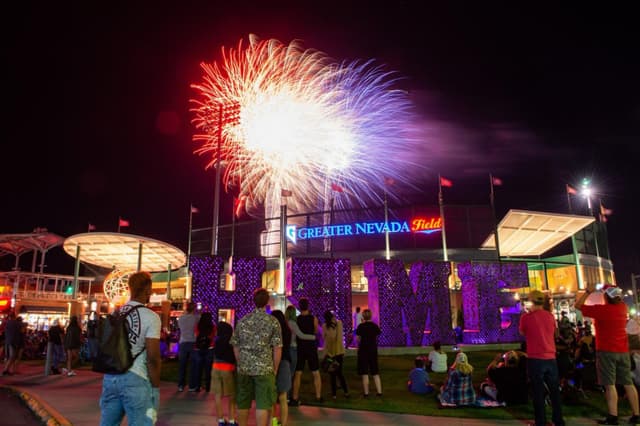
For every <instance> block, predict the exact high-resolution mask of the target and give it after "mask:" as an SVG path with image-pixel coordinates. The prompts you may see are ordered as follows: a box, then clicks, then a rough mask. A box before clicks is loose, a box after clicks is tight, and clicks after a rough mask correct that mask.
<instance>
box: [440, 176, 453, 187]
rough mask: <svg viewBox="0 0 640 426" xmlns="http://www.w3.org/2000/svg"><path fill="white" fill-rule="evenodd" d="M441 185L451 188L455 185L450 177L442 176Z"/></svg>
mask: <svg viewBox="0 0 640 426" xmlns="http://www.w3.org/2000/svg"><path fill="white" fill-rule="evenodd" d="M440 186H444V187H445V188H451V187H452V186H453V182H451V181H450V180H449V179H447V178H444V177H442V176H440Z"/></svg>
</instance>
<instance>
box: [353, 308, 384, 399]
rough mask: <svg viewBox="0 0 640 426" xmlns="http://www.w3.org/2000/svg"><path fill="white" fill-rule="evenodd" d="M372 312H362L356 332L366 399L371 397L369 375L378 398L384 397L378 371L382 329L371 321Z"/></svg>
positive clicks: (359, 370) (359, 363)
mask: <svg viewBox="0 0 640 426" xmlns="http://www.w3.org/2000/svg"><path fill="white" fill-rule="evenodd" d="M371 317H372V314H371V310H370V309H365V310H364V311H363V312H362V323H360V325H359V326H358V329H357V330H356V335H357V336H358V374H359V375H360V376H362V391H363V396H364V397H365V398H368V397H369V375H371V376H372V377H373V383H374V384H375V386H376V393H377V396H378V397H382V382H381V381H380V372H379V369H378V336H379V335H380V333H381V331H380V327H378V324H376V323H374V322H373V321H371Z"/></svg>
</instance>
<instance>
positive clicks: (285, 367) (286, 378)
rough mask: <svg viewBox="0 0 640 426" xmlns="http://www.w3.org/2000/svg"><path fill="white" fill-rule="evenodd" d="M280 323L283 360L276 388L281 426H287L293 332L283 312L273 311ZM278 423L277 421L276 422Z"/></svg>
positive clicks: (274, 410)
mask: <svg viewBox="0 0 640 426" xmlns="http://www.w3.org/2000/svg"><path fill="white" fill-rule="evenodd" d="M271 315H273V316H274V317H275V318H276V319H277V320H278V322H279V323H280V330H281V331H282V358H281V359H280V366H279V367H278V375H277V377H276V388H277V392H278V403H279V404H280V425H281V426H287V422H288V420H289V406H288V404H287V392H289V390H290V389H291V353H290V351H289V349H290V347H291V330H290V329H289V324H287V320H286V319H285V317H284V314H283V313H282V311H281V310H278V309H276V310H275V311H271ZM272 412H273V417H274V419H275V417H276V416H275V413H276V406H275V405H274V406H273V410H272ZM276 422H277V420H276Z"/></svg>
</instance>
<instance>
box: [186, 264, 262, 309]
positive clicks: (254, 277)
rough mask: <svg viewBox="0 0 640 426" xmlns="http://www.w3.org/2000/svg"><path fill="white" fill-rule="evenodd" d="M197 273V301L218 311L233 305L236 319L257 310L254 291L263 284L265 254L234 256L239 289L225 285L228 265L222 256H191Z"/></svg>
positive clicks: (194, 287) (207, 307) (195, 282)
mask: <svg viewBox="0 0 640 426" xmlns="http://www.w3.org/2000/svg"><path fill="white" fill-rule="evenodd" d="M190 265H191V268H190V269H191V273H192V274H193V301H194V302H200V303H202V306H203V309H204V310H207V311H209V312H214V313H216V312H218V310H219V309H233V310H234V311H235V320H236V321H237V320H239V319H240V318H242V317H243V316H245V315H246V314H248V313H249V312H251V311H253V309H254V307H255V305H254V304H253V291H254V290H255V289H256V288H259V287H261V286H262V274H263V273H264V271H265V267H266V261H265V259H264V258H261V257H260V258H239V259H234V260H233V272H234V273H235V275H236V289H235V291H227V290H224V289H222V288H221V283H220V275H221V274H222V272H223V268H224V259H223V258H221V257H212V256H202V257H191V260H190Z"/></svg>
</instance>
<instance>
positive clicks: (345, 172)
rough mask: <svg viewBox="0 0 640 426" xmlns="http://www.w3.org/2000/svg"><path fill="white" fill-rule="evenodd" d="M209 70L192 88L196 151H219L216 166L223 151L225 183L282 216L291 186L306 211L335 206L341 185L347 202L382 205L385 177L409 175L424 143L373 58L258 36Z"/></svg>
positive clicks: (402, 96)
mask: <svg viewBox="0 0 640 426" xmlns="http://www.w3.org/2000/svg"><path fill="white" fill-rule="evenodd" d="M202 68H203V70H204V77H203V82H202V83H201V84H197V85H193V86H192V87H194V88H195V89H197V90H198V91H199V93H200V98H199V99H197V100H193V102H194V103H195V107H194V108H193V112H194V113H195V117H194V119H193V124H194V125H195V127H196V129H197V130H198V131H199V133H198V134H196V135H194V137H193V139H194V141H196V142H199V143H200V147H199V148H198V149H197V150H196V153H198V154H201V155H210V156H211V161H210V162H209V164H208V167H211V166H213V165H215V163H216V159H217V156H218V147H220V152H219V154H220V158H221V160H222V162H223V164H224V166H225V170H224V182H225V186H227V185H229V184H230V183H235V184H238V185H239V187H240V190H241V193H242V194H244V195H247V196H248V197H249V198H248V199H249V202H250V203H252V204H254V205H260V204H264V205H265V206H271V207H270V208H269V207H266V210H267V211H265V215H266V217H275V216H277V215H278V211H277V208H278V206H279V204H280V192H281V189H287V190H291V192H292V194H293V196H292V197H291V198H289V202H288V205H289V208H291V209H292V210H293V211H296V212H302V211H305V209H309V208H311V207H318V205H320V206H322V203H326V200H327V199H328V198H329V192H330V188H331V184H334V185H338V186H339V187H340V188H343V190H344V192H345V193H346V194H345V196H343V197H337V198H336V207H337V208H341V207H347V206H353V205H354V204H356V205H357V204H359V205H367V204H368V202H370V201H371V200H378V201H379V200H380V197H381V194H382V192H383V186H384V180H385V177H386V178H393V179H395V180H397V181H406V180H407V179H406V176H407V175H406V174H404V173H405V172H406V170H407V166H408V165H409V163H410V160H409V158H410V157H411V155H414V154H415V148H416V144H417V140H416V138H415V137H414V136H412V134H413V131H412V129H413V126H412V122H413V116H412V113H411V104H410V102H409V100H408V97H407V93H406V92H404V91H400V90H394V89H393V87H392V86H393V84H394V83H395V82H396V78H395V77H394V75H393V74H391V73H389V72H386V71H384V70H383V69H382V68H381V67H379V66H375V65H374V64H373V63H372V62H352V63H335V62H333V61H332V60H331V59H330V58H329V57H328V56H327V55H325V54H324V53H322V52H319V51H315V50H305V49H303V48H302V47H301V45H300V44H299V43H298V42H295V41H294V42H292V43H291V44H289V45H284V44H282V43H281V42H279V41H277V40H258V39H257V38H256V37H254V36H250V37H249V44H248V46H246V47H245V46H244V45H243V42H242V41H240V42H239V44H238V46H237V48H235V49H233V48H232V49H228V50H226V49H224V48H223V49H222V60H221V61H220V62H219V63H218V62H214V63H212V64H206V63H203V64H202ZM230 110H234V113H229V112H228V111H230ZM233 114H237V116H233ZM219 138H220V142H221V143H220V145H219V140H218V139H219ZM325 205H326V204H325ZM273 210H275V211H273ZM270 213H275V214H273V215H272V216H270V215H269V214H270Z"/></svg>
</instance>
